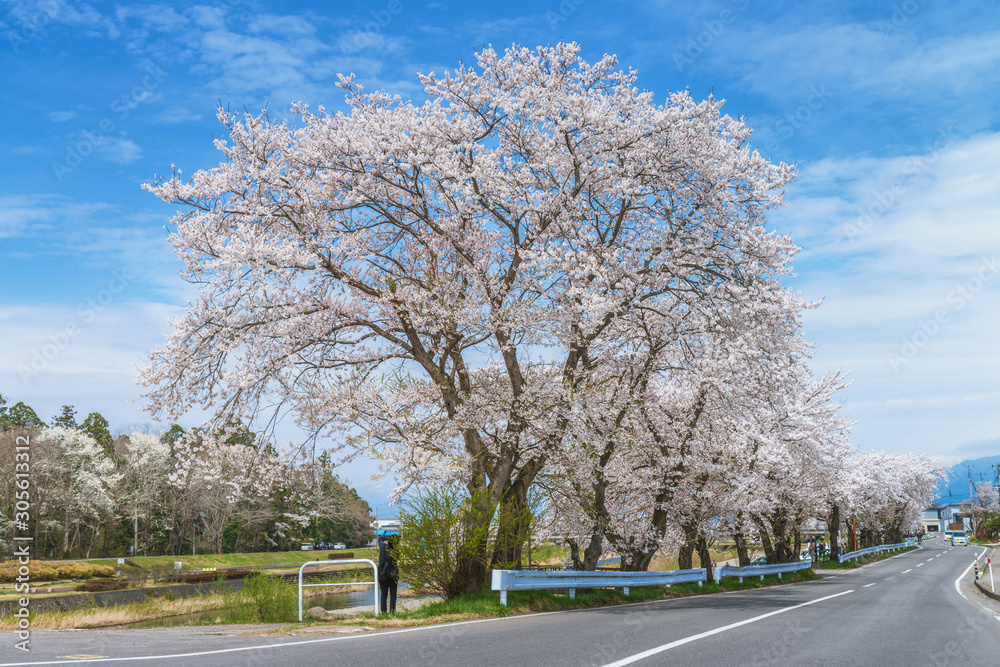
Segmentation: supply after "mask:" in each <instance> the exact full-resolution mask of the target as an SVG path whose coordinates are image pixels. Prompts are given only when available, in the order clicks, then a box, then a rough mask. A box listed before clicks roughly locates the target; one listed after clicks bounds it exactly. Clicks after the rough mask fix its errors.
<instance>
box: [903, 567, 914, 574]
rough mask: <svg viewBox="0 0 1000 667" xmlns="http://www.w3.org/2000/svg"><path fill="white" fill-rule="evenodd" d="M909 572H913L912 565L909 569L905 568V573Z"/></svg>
mask: <svg viewBox="0 0 1000 667" xmlns="http://www.w3.org/2000/svg"><path fill="white" fill-rule="evenodd" d="M907 572H913V568H912V567H911V568H910V569H909V570H903V574H906V573H907Z"/></svg>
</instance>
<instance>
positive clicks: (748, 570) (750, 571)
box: [715, 560, 812, 583]
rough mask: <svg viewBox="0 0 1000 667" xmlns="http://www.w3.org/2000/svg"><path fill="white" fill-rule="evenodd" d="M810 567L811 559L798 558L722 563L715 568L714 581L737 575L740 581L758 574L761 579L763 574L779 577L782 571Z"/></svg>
mask: <svg viewBox="0 0 1000 667" xmlns="http://www.w3.org/2000/svg"><path fill="white" fill-rule="evenodd" d="M810 567H812V561H811V560H800V561H795V562H792V563H774V564H771V563H768V564H765V565H746V566H744V567H735V566H733V565H723V566H722V567H717V568H715V583H719V582H720V581H722V578H723V577H739V578H740V583H743V577H755V576H757V575H760V578H761V579H763V578H764V575H765V574H776V575H778V579H781V575H782V573H784V572H798V571H799V570H808V569H809V568H810Z"/></svg>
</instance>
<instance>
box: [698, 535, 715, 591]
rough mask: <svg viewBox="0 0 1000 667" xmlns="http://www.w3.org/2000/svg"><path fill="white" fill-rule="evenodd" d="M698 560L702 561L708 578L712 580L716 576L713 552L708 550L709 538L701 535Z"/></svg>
mask: <svg viewBox="0 0 1000 667" xmlns="http://www.w3.org/2000/svg"><path fill="white" fill-rule="evenodd" d="M698 560H699V561H701V566H702V567H703V568H705V574H706V576H707V577H708V580H709V581H711V580H712V579H714V578H715V575H714V574H713V569H714V568H713V567H712V554H711V552H709V550H708V538H706V537H705V536H701V537H699V538H698Z"/></svg>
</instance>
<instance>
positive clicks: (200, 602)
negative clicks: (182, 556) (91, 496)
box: [0, 574, 371, 632]
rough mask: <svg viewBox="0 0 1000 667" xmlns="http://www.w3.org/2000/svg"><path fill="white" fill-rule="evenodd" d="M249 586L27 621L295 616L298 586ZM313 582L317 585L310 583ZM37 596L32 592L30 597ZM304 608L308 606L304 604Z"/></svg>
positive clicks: (41, 624) (65, 624) (257, 582)
mask: <svg viewBox="0 0 1000 667" xmlns="http://www.w3.org/2000/svg"><path fill="white" fill-rule="evenodd" d="M248 580H249V581H248V582H247V583H248V585H247V586H246V587H245V588H244V589H243V590H240V591H234V590H232V589H229V588H228V587H225V588H224V587H221V586H214V587H213V589H212V590H211V591H209V592H207V593H205V594H203V595H197V596H191V597H186V598H181V597H178V596H177V595H175V594H173V593H171V592H169V591H168V592H166V593H164V594H163V595H156V596H155V597H149V598H148V599H146V600H144V601H142V602H135V603H130V604H123V605H114V606H108V607H102V606H99V605H98V604H96V601H95V603H94V604H90V605H85V606H82V607H76V608H74V609H71V610H69V611H55V610H52V611H42V612H35V611H32V612H31V616H30V617H29V620H30V621H31V627H32V628H33V629H35V630H71V629H88V628H102V627H108V626H116V625H125V624H129V623H138V622H140V621H151V620H154V619H157V618H165V617H169V616H178V615H181V614H193V613H196V612H202V611H210V610H213V609H217V610H219V613H218V614H217V615H215V616H214V617H213V619H211V620H205V621H201V622H199V623H198V624H199V625H204V624H209V625H210V624H214V623H272V622H290V621H293V620H295V618H296V617H297V609H298V605H297V593H296V591H297V586H295V585H294V584H289V583H287V582H283V581H280V580H276V579H271V578H270V577H268V576H267V575H255V576H251V577H249V578H248ZM354 580H356V579H355V578H354V577H348V576H343V575H340V576H337V575H333V574H331V575H330V576H329V577H324V578H323V579H322V581H324V582H330V583H332V582H336V583H349V582H351V581H354ZM313 583H319V582H317V581H314V582H313ZM368 591H371V586H363V585H358V586H338V587H336V588H321V587H315V588H304V589H303V596H304V597H305V598H307V599H308V598H310V597H315V596H319V595H325V594H327V593H331V592H336V593H357V592H368ZM38 597H42V596H38V595H35V594H34V593H32V595H31V598H32V599H35V598H38ZM307 606H308V605H307ZM17 621H18V619H16V618H13V617H3V618H0V632H12V631H14V630H15V629H16V627H17Z"/></svg>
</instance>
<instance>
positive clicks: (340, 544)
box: [333, 542, 347, 551]
mask: <svg viewBox="0 0 1000 667" xmlns="http://www.w3.org/2000/svg"><path fill="white" fill-rule="evenodd" d="M333 548H334V549H336V550H337V551H342V550H344V549H346V548H347V545H346V544H344V543H343V542H337V543H336V544H334V545H333Z"/></svg>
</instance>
